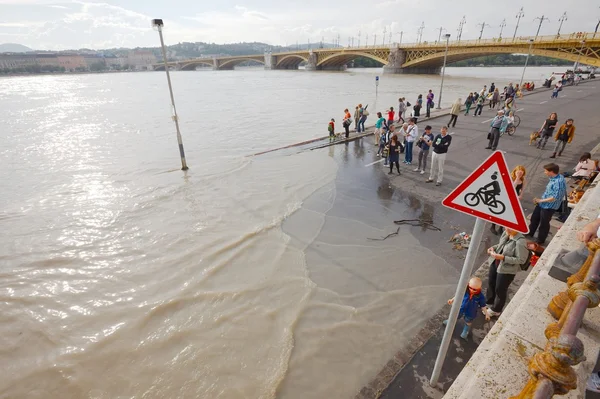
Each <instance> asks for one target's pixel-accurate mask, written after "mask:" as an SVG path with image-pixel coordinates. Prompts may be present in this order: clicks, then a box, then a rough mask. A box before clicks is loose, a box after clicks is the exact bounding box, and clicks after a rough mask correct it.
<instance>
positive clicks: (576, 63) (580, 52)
mask: <svg viewBox="0 0 600 399" xmlns="http://www.w3.org/2000/svg"><path fill="white" fill-rule="evenodd" d="M584 46H585V40H582V41H581V50H579V54H577V61H575V67H574V68H573V72H574V73H577V68H579V59H580V58H581V54H582V53H583V47H584Z"/></svg>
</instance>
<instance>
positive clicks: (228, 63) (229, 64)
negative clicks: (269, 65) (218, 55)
mask: <svg viewBox="0 0 600 399" xmlns="http://www.w3.org/2000/svg"><path fill="white" fill-rule="evenodd" d="M244 61H254V62H259V63H261V64H263V65H264V64H265V60H264V58H263V59H258V58H251V57H242V58H233V59H231V60H227V61H223V63H219V69H232V68H233V67H235V66H236V65H238V64H241V63H242V62H244Z"/></svg>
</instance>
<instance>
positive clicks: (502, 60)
mask: <svg viewBox="0 0 600 399" xmlns="http://www.w3.org/2000/svg"><path fill="white" fill-rule="evenodd" d="M526 57H527V56H525V55H517V54H496V55H487V56H483V57H477V58H471V59H468V60H464V61H458V62H454V63H451V64H448V65H449V66H453V67H473V66H479V65H482V64H483V65H485V66H507V65H508V66H512V65H514V66H522V65H524V64H525V58H526ZM572 64H573V62H572V61H567V60H561V59H557V58H549V57H541V56H530V57H529V62H528V65H533V66H536V65H537V66H546V65H572ZM349 66H350V67H353V68H377V67H381V66H383V64H382V63H381V62H378V61H375V60H372V59H370V58H366V57H359V58H356V59H355V60H354V61H352V62H351V63H350V64H349Z"/></svg>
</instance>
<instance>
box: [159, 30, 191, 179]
mask: <svg viewBox="0 0 600 399" xmlns="http://www.w3.org/2000/svg"><path fill="white" fill-rule="evenodd" d="M163 25H164V24H163V20H162V19H153V20H152V26H153V27H155V28H156V29H157V30H158V36H159V37H160V46H161V48H162V54H163V61H164V63H165V72H166V73H167V83H169V93H170V94H171V111H172V112H173V115H172V118H173V122H175V128H176V129H177V143H178V144H179V155H180V156H181V170H188V166H187V162H186V161H185V152H184V151H183V141H182V140H181V132H180V131H179V118H178V117H177V109H176V108H175V97H174V96H173V87H172V86H171V75H169V65H168V64H167V51H166V50H165V41H164V40H163V34H162V27H163Z"/></svg>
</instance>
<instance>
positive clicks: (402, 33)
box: [397, 31, 404, 47]
mask: <svg viewBox="0 0 600 399" xmlns="http://www.w3.org/2000/svg"><path fill="white" fill-rule="evenodd" d="M397 35H400V42H399V43H398V47H400V46H402V35H404V31H400V33H397Z"/></svg>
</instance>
